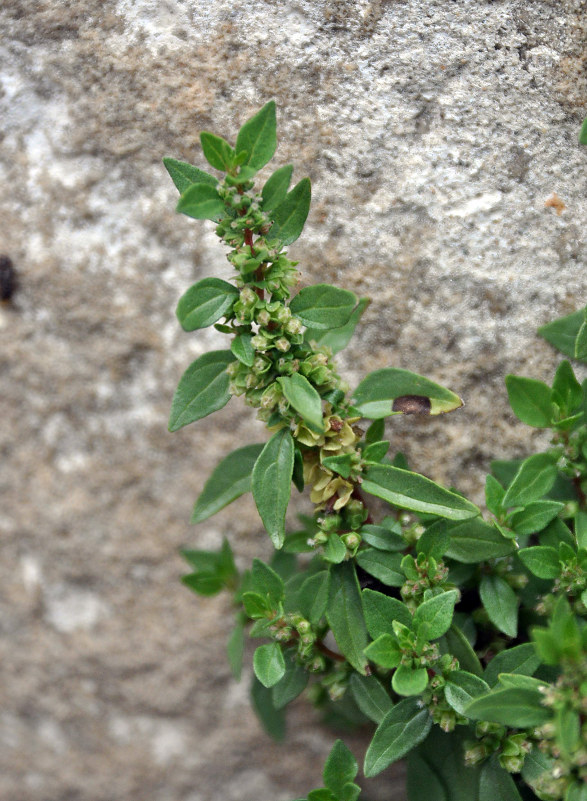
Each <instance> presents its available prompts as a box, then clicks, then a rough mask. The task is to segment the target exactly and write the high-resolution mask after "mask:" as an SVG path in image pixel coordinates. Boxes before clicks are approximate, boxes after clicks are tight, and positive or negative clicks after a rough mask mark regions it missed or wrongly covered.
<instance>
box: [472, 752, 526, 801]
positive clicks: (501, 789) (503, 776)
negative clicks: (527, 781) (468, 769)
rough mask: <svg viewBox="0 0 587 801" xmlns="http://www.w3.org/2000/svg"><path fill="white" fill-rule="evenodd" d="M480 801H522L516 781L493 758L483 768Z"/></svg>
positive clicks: (495, 758) (480, 778)
mask: <svg viewBox="0 0 587 801" xmlns="http://www.w3.org/2000/svg"><path fill="white" fill-rule="evenodd" d="M479 801H522V796H521V795H520V794H519V792H518V789H517V787H516V785H515V784H514V780H513V779H512V777H511V776H510V774H509V773H506V771H505V770H504V769H503V768H502V767H501V766H500V764H499V762H498V761H497V757H492V758H491V759H490V760H489V761H488V762H486V763H485V764H484V765H483V766H482V767H481V776H480V777H479Z"/></svg>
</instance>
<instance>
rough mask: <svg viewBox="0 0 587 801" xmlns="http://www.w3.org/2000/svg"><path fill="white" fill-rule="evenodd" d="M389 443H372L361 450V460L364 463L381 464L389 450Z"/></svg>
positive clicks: (384, 441) (383, 441)
mask: <svg viewBox="0 0 587 801" xmlns="http://www.w3.org/2000/svg"><path fill="white" fill-rule="evenodd" d="M390 444H391V443H390V442H388V441H387V440H382V441H381V442H372V443H371V445H367V447H366V448H364V450H363V459H364V460H365V461H366V462H382V461H383V459H384V458H385V456H386V454H387V451H388V450H389V446H390Z"/></svg>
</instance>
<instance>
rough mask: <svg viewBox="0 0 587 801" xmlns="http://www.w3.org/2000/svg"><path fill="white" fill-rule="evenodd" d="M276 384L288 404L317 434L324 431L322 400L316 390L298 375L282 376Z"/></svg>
mask: <svg viewBox="0 0 587 801" xmlns="http://www.w3.org/2000/svg"><path fill="white" fill-rule="evenodd" d="M277 382H278V383H279V385H280V386H281V389H282V390H283V394H284V395H285V397H286V400H287V401H288V403H290V404H291V405H292V406H293V408H294V409H295V410H296V412H297V413H298V414H299V415H300V416H301V417H302V418H303V419H304V420H305V422H306V423H308V425H309V426H310V428H312V429H313V430H315V431H317V432H322V431H324V423H323V421H322V400H321V398H320V395H319V394H318V392H317V390H316V389H315V388H314V387H313V386H312V384H310V382H309V381H308V379H307V378H304V376H303V375H300V373H294V374H293V375H291V376H282V377H281V378H278V379H277Z"/></svg>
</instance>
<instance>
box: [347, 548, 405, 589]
mask: <svg viewBox="0 0 587 801" xmlns="http://www.w3.org/2000/svg"><path fill="white" fill-rule="evenodd" d="M356 561H357V563H358V564H359V565H360V566H361V567H362V568H363V570H366V571H367V573H369V575H371V576H375V578H377V579H379V581H382V582H383V583H384V584H387V586H388V587H401V586H402V584H403V583H404V581H405V580H406V577H405V576H404V574H403V573H402V570H401V567H400V565H401V561H402V556H401V554H399V553H389V552H387V551H377V550H375V549H374V548H365V549H364V550H361V551H359V552H358V554H357V556H356Z"/></svg>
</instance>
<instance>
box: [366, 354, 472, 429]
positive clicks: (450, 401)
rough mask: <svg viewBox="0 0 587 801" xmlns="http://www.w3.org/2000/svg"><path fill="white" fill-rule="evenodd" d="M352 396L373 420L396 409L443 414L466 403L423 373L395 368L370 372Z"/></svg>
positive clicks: (412, 412) (413, 412)
mask: <svg viewBox="0 0 587 801" xmlns="http://www.w3.org/2000/svg"><path fill="white" fill-rule="evenodd" d="M353 398H354V405H355V407H356V408H357V409H358V411H359V412H360V413H361V414H362V416H363V417H367V418H369V419H372V420H373V419H378V418H380V417H387V415H390V414H393V413H394V412H395V413H398V412H403V413H404V414H441V413H443V412H451V411H452V410H453V409H458V408H459V407H460V406H462V405H463V401H462V400H461V399H460V398H459V396H458V395H455V394H454V392H451V391H450V390H448V389H445V388H444V387H441V386H440V385H439V384H435V383H434V382H433V381H429V380H428V379H427V378H424V377H423V376H421V375H417V374H416V373H411V372H409V371H408V370H400V369H399V368H395V367H387V368H385V369H383V370H375V372H373V373H370V374H369V375H368V376H367V377H366V378H364V379H363V381H361V383H360V384H359V386H358V387H357V388H356V390H355V392H354V393H353Z"/></svg>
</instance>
